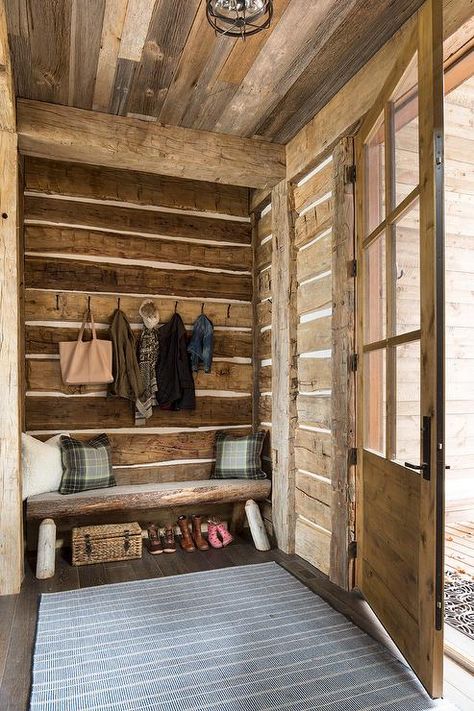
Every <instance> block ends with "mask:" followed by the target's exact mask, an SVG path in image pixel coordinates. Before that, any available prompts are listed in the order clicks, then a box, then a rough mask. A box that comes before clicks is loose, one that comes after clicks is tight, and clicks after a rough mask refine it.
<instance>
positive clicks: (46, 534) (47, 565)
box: [36, 518, 56, 580]
mask: <svg viewBox="0 0 474 711" xmlns="http://www.w3.org/2000/svg"><path fill="white" fill-rule="evenodd" d="M55 564H56V524H55V523H54V521H53V519H52V518H45V519H44V521H41V524H40V527H39V532H38V556H37V559H36V577H37V578H38V579H39V580H45V579H46V578H52V577H53V575H54V570H55Z"/></svg>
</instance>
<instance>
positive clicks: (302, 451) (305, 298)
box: [294, 156, 334, 574]
mask: <svg viewBox="0 0 474 711" xmlns="http://www.w3.org/2000/svg"><path fill="white" fill-rule="evenodd" d="M333 170H334V164H333V160H332V156H330V157H329V158H328V159H327V160H325V161H324V162H323V163H321V164H320V165H318V166H317V167H316V168H315V170H313V171H311V172H310V173H308V174H307V175H306V176H304V177H303V178H302V179H301V180H300V181H299V182H298V183H296V184H295V187H294V200H295V211H296V215H297V216H296V220H295V245H296V249H297V256H296V262H297V281H298V288H297V313H298V331H297V346H298V351H297V352H298V358H297V371H298V396H297V411H298V424H297V428H296V433H295V466H296V481H295V486H296V491H295V514H296V518H295V551H296V553H297V554H298V555H300V556H302V557H303V558H305V559H306V560H308V561H309V562H310V563H312V564H313V565H315V566H316V567H317V568H319V569H320V570H321V571H323V572H324V573H326V574H328V573H329V564H330V543H331V477H332V474H333V443H332V437H331V388H332V369H331V342H332V337H331V321H332V304H331V299H332V271H331V259H332V226H333Z"/></svg>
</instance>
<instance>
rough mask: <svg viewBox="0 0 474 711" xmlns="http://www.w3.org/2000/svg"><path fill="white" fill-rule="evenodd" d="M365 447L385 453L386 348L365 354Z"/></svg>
mask: <svg viewBox="0 0 474 711" xmlns="http://www.w3.org/2000/svg"><path fill="white" fill-rule="evenodd" d="M364 359H365V362H364V389H365V392H364V404H365V412H364V447H365V449H370V450H372V451H373V452H377V453H379V454H381V455H382V456H384V455H385V421H386V407H385V393H386V388H385V377H386V376H385V349H380V350H376V351H370V352H369V353H366V354H365V355H364Z"/></svg>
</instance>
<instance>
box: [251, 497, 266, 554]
mask: <svg viewBox="0 0 474 711" xmlns="http://www.w3.org/2000/svg"><path fill="white" fill-rule="evenodd" d="M245 513H246V514H247V521H248V522H249V526H250V533H251V534H252V539H253V542H254V545H255V548H256V549H257V550H258V551H269V550H270V548H271V545H270V542H269V540H268V536H267V531H266V529H265V524H264V523H263V518H262V514H261V513H260V509H259V507H258V504H257V503H256V502H255V501H254V500H253V499H249V500H248V501H247V503H246V504H245Z"/></svg>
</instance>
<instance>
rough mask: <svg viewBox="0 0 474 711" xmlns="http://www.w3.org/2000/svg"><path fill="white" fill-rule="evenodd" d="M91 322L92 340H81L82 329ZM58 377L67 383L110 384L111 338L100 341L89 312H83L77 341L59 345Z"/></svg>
mask: <svg viewBox="0 0 474 711" xmlns="http://www.w3.org/2000/svg"><path fill="white" fill-rule="evenodd" d="M87 323H90V325H91V329H92V340H91V341H83V340H82V337H83V335H84V329H85V327H86V324H87ZM59 360H60V363H61V376H62V379H63V382H64V383H65V384H66V385H101V384H102V383H104V384H105V383H112V382H113V380H114V376H113V375H112V341H104V340H99V339H98V338H97V334H96V332H95V323H94V317H93V316H92V312H91V311H88V312H86V315H85V317H84V321H83V322H82V326H81V330H80V331H79V335H78V337H77V341H66V342H61V343H60V344H59Z"/></svg>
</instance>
